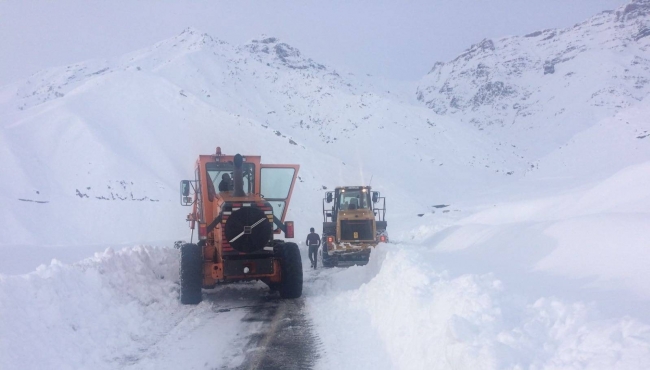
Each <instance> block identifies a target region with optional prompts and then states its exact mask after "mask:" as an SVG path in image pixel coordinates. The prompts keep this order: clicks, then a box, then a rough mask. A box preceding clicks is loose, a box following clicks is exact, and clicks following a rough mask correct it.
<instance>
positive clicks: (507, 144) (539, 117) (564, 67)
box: [417, 0, 650, 177]
mask: <svg viewBox="0 0 650 370" xmlns="http://www.w3.org/2000/svg"><path fill="white" fill-rule="evenodd" d="M649 35H650V2H648V1H647V0H635V1H633V2H631V3H630V4H628V5H626V6H624V7H622V8H620V9H618V10H616V11H606V12H603V13H601V14H598V15H596V16H594V17H593V18H591V19H588V20H587V21H585V22H582V23H579V24H576V25H575V26H573V27H571V28H568V29H547V30H543V31H539V32H533V33H531V34H529V35H525V36H515V37H506V38H502V39H500V40H490V39H485V40H483V41H481V42H480V43H477V44H475V45H472V47H470V48H469V49H468V50H467V51H466V52H465V53H463V54H462V55H459V56H458V57H457V58H456V59H454V60H453V61H450V62H448V63H442V62H438V63H436V64H435V65H434V66H433V68H432V69H431V71H430V72H429V74H428V75H427V76H426V77H424V78H423V79H422V80H421V81H420V85H419V87H418V89H417V98H418V100H420V101H421V102H423V103H425V104H426V106H428V107H429V108H431V110H433V111H434V112H436V113H437V114H440V115H443V116H447V117H453V118H455V119H456V120H458V121H461V122H465V123H466V124H471V125H473V126H475V127H476V128H478V129H479V130H482V131H484V132H485V133H486V136H489V137H499V138H500V139H501V140H502V143H503V148H502V149H503V150H507V151H511V152H514V153H516V155H517V156H519V157H521V159H522V160H525V161H527V162H528V163H529V168H528V170H529V171H536V170H538V169H545V168H548V167H549V166H555V167H553V168H552V169H551V171H557V170H560V171H561V169H559V168H557V164H558V163H548V161H547V160H546V158H545V157H546V156H549V155H550V156H552V157H559V156H561V157H564V158H565V159H566V161H572V162H574V164H576V165H573V166H571V171H580V170H581V169H582V170H585V169H587V170H588V172H594V171H596V172H597V173H596V174H595V176H602V175H605V174H608V175H611V174H612V173H613V172H612V170H614V171H615V170H618V169H620V168H621V166H622V165H625V164H626V162H625V161H630V160H633V161H637V162H638V161H639V159H642V158H647V151H646V148H647V147H648V145H647V139H646V137H647V136H648V134H649V133H650V126H649V125H648V123H647V120H638V119H619V120H618V121H617V122H612V123H610V124H609V125H615V126H616V127H614V128H613V129H612V130H610V131H609V132H605V130H606V129H595V128H594V127H595V126H596V125H598V124H601V122H602V121H603V120H609V119H611V118H612V117H613V116H615V115H616V114H620V113H621V112H624V111H626V110H627V109H628V108H633V107H635V106H637V105H639V104H640V103H641V102H643V100H644V99H645V98H646V97H647V96H648V93H650V84H649V81H650V80H649V75H650V50H649V47H650V38H648V36H649ZM633 109H634V108H633ZM588 130H594V131H595V130H598V131H599V133H598V134H597V135H592V136H594V137H593V138H592V139H596V140H598V142H597V143H592V146H593V147H594V150H591V151H590V152H596V150H595V148H599V147H601V146H605V147H603V148H602V150H607V151H608V155H607V156H608V157H612V156H621V157H624V158H625V159H624V161H623V163H619V164H618V166H617V168H614V169H612V168H606V169H603V168H601V166H600V165H601V164H602V163H601V160H600V159H601V156H602V155H601V156H597V157H596V158H590V155H585V154H586V153H585V152H584V148H582V147H581V148H579V149H578V150H576V149H574V148H573V146H574V141H575V140H580V139H578V138H577V137H580V135H582V137H583V138H584V136H585V134H584V133H585V132H586V131H588ZM576 136H577V137H576ZM595 136H598V137H595ZM612 138H613V139H614V140H615V141H616V143H614V144H612V143H611V142H610V139H612ZM644 139H645V140H644ZM640 140H644V141H643V142H639V141H640ZM631 147H635V148H634V150H633V149H632V148H631ZM641 147H642V148H641ZM560 150H561V151H563V153H557V152H558V151H560ZM621 151H624V152H625V153H621ZM578 152H579V153H582V155H580V154H579V153H578ZM553 153H555V154H553ZM571 157H573V158H575V159H572V158H571ZM585 172H587V171H580V172H579V174H578V175H579V176H578V177H580V176H583V175H585Z"/></svg>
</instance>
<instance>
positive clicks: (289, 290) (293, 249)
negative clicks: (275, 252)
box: [278, 243, 302, 298]
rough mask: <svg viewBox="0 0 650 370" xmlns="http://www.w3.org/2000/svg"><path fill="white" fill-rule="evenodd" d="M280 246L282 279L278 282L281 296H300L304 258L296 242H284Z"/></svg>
mask: <svg viewBox="0 0 650 370" xmlns="http://www.w3.org/2000/svg"><path fill="white" fill-rule="evenodd" d="M279 247H280V248H279V249H280V258H281V261H280V266H281V268H282V281H281V282H280V283H279V284H278V290H279V291H280V297H282V298H298V297H300V296H301V295H302V260H301V259H300V250H299V249H298V245H296V244H295V243H284V244H283V245H281V246H279Z"/></svg>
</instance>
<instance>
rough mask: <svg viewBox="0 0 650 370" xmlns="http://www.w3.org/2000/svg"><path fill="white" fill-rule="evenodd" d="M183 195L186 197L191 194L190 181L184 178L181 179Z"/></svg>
mask: <svg viewBox="0 0 650 370" xmlns="http://www.w3.org/2000/svg"><path fill="white" fill-rule="evenodd" d="M181 195H182V196H184V197H186V196H188V195H190V181H189V180H183V181H181Z"/></svg>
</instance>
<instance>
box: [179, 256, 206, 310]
mask: <svg viewBox="0 0 650 370" xmlns="http://www.w3.org/2000/svg"><path fill="white" fill-rule="evenodd" d="M180 275H181V294H180V296H181V303H182V304H199V303H201V299H202V297H201V286H202V285H203V250H202V248H201V247H200V246H198V245H196V244H183V246H182V247H181V271H180Z"/></svg>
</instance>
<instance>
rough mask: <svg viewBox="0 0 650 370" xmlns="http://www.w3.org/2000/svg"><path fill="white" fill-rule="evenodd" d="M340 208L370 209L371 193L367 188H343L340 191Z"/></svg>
mask: <svg viewBox="0 0 650 370" xmlns="http://www.w3.org/2000/svg"><path fill="white" fill-rule="evenodd" d="M364 190H365V191H364ZM339 209H341V210H353V209H370V193H368V191H367V190H366V189H342V190H341V192H340V193H339Z"/></svg>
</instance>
